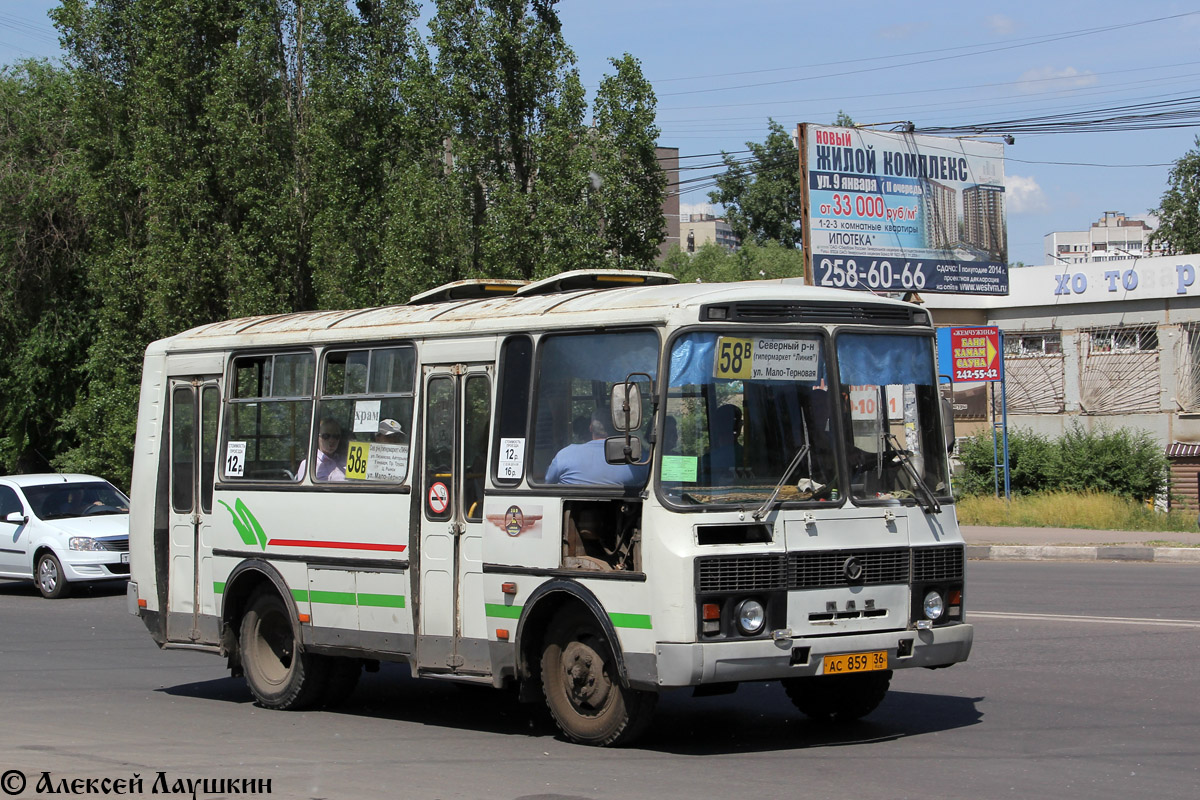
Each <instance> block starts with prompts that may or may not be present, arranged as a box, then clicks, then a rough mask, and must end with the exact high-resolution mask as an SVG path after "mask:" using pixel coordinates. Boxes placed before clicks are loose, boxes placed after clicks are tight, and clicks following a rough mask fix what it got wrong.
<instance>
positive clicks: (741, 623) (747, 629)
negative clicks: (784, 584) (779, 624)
mask: <svg viewBox="0 0 1200 800" xmlns="http://www.w3.org/2000/svg"><path fill="white" fill-rule="evenodd" d="M734 619H735V620H737V626H738V630H739V631H741V632H742V635H743V636H754V635H756V634H759V633H762V629H763V627H764V626H765V625H766V624H767V611H766V609H765V608H763V604H762V603H760V602H758V601H757V600H743V601H742V602H740V603H738V605H737V609H736V610H735V611H734Z"/></svg>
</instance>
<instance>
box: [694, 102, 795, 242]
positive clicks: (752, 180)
mask: <svg viewBox="0 0 1200 800" xmlns="http://www.w3.org/2000/svg"><path fill="white" fill-rule="evenodd" d="M746 147H748V148H749V149H750V157H749V158H748V159H737V158H734V157H733V156H732V155H730V154H729V153H724V152H723V153H722V154H721V159H722V161H724V162H725V168H726V169H725V172H723V173H722V174H720V175H718V176H717V178H716V182H717V188H716V190H715V191H712V192H709V194H708V197H709V199H710V200H712V202H714V203H721V204H722V205H724V207H725V218H726V220H727V221H728V222H729V227H730V228H732V229H733V232H734V233H736V234H737V235H738V236H739V237H741V239H742V241H743V242H746V241H749V240H750V239H753V240H754V241H755V242H757V243H758V244H764V243H765V242H766V241H767V240H769V239H774V240H775V241H777V242H779V243H781V244H782V245H784V246H785V247H797V246H799V244H800V241H801V232H800V206H801V204H800V188H801V187H800V153H799V151H798V150H797V149H796V145H795V144H793V143H792V137H791V136H790V135H789V134H788V132H787V131H785V130H784V129H783V126H781V125H780V124H779V123H778V122H776V121H775V120H771V121H770V125H769V132H768V134H767V138H766V141H764V142H762V143H757V142H746Z"/></svg>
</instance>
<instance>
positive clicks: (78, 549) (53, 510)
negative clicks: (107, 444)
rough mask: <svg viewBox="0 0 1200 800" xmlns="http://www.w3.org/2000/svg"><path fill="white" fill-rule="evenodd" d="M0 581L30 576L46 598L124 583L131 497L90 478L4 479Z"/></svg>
mask: <svg viewBox="0 0 1200 800" xmlns="http://www.w3.org/2000/svg"><path fill="white" fill-rule="evenodd" d="M0 578H24V579H26V580H28V579H30V578H33V580H34V582H35V583H36V584H37V587H38V591H40V592H41V593H42V595H43V596H44V597H49V598H55V597H63V596H65V595H66V594H67V593H68V591H69V590H70V585H71V584H72V583H74V582H76V581H87V582H91V581H105V580H127V579H128V578H129V498H128V497H126V496H125V495H124V494H122V493H121V492H120V490H118V489H117V488H116V487H115V486H113V485H112V484H111V483H109V482H108V481H106V480H104V479H103V478H97V477H94V476H92V475H8V476H6V477H2V478H0Z"/></svg>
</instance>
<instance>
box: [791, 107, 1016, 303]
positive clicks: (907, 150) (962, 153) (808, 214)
mask: <svg viewBox="0 0 1200 800" xmlns="http://www.w3.org/2000/svg"><path fill="white" fill-rule="evenodd" d="M799 139H800V164H801V179H802V186H803V192H804V208H803V211H802V213H803V219H804V241H805V251H806V256H807V257H808V261H809V263H808V267H809V270H808V272H807V274H808V275H810V276H811V278H810V280H811V282H812V283H813V284H815V285H817V286H832V287H835V288H841V289H860V290H864V291H891V292H900V291H905V292H907V291H919V292H957V293H965V294H991V295H1005V294H1008V234H1007V222H1006V216H1005V205H1004V146H1003V145H1002V144H1000V143H998V142H983V141H976V140H967V139H950V138H944V137H938V136H921V135H916V134H912V133H894V132H885V131H872V130H863V129H860V128H837V127H832V126H827V125H812V124H806V125H801V126H800V130H799Z"/></svg>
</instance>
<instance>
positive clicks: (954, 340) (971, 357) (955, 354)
mask: <svg viewBox="0 0 1200 800" xmlns="http://www.w3.org/2000/svg"><path fill="white" fill-rule="evenodd" d="M950 359H951V362H950V363H951V371H950V377H951V380H953V381H954V382H955V383H962V382H966V381H998V380H1000V367H1001V355H1000V329H999V328H996V327H990V326H989V327H982V328H951V329H950Z"/></svg>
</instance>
